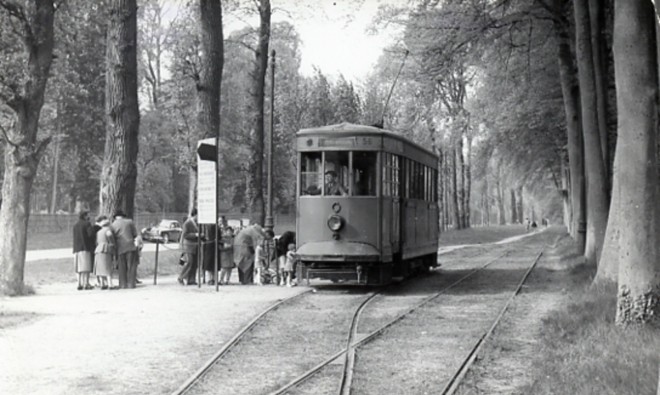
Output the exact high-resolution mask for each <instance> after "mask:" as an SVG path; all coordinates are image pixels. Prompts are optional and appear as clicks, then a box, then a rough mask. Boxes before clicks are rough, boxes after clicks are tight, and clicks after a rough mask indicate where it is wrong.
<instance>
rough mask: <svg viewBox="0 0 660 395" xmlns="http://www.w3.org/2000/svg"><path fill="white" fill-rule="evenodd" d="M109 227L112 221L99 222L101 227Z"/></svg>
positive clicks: (105, 219) (103, 220)
mask: <svg viewBox="0 0 660 395" xmlns="http://www.w3.org/2000/svg"><path fill="white" fill-rule="evenodd" d="M108 225H110V220H108V219H107V218H104V219H102V220H101V221H100V222H99V226H108Z"/></svg>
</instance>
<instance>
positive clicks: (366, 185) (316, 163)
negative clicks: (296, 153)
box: [300, 151, 377, 196]
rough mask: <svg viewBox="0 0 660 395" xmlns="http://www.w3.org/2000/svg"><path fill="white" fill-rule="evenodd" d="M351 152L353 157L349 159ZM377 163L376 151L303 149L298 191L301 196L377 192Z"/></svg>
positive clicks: (360, 194)
mask: <svg viewBox="0 0 660 395" xmlns="http://www.w3.org/2000/svg"><path fill="white" fill-rule="evenodd" d="M351 156H352V160H350V158H351ZM350 163H352V169H351V168H350V166H349V164H350ZM376 163H377V153H376V152H361V151H356V152H347V151H325V152H303V153H302V154H301V165H300V194H301V195H302V196H319V195H324V196H349V195H351V196H376V194H377V190H376V185H377V181H376V177H377V172H376Z"/></svg>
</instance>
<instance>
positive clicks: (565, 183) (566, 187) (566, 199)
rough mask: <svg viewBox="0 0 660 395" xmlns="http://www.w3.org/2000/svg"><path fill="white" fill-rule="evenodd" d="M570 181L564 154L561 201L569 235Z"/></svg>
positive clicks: (570, 223) (570, 210) (570, 212)
mask: <svg viewBox="0 0 660 395" xmlns="http://www.w3.org/2000/svg"><path fill="white" fill-rule="evenodd" d="M570 185H571V180H570V173H569V170H568V161H567V158H566V155H565V154H562V159H561V199H562V202H563V204H564V225H565V226H566V229H568V231H569V233H571V226H572V223H573V214H572V211H573V209H572V207H571V199H570V192H571V187H570Z"/></svg>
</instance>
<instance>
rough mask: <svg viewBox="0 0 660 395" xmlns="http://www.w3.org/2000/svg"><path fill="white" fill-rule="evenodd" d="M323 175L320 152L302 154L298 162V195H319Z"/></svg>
mask: <svg viewBox="0 0 660 395" xmlns="http://www.w3.org/2000/svg"><path fill="white" fill-rule="evenodd" d="M322 186H323V173H322V167H321V153H320V152H303V153H302V154H301V160H300V194H301V195H303V196H310V195H312V196H313V195H320V194H321V188H322Z"/></svg>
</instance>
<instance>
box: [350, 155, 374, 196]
mask: <svg viewBox="0 0 660 395" xmlns="http://www.w3.org/2000/svg"><path fill="white" fill-rule="evenodd" d="M352 194H353V196H376V153H375V152H353V193H352Z"/></svg>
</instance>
